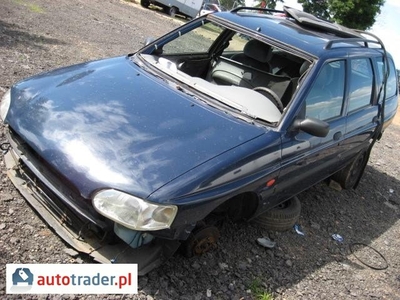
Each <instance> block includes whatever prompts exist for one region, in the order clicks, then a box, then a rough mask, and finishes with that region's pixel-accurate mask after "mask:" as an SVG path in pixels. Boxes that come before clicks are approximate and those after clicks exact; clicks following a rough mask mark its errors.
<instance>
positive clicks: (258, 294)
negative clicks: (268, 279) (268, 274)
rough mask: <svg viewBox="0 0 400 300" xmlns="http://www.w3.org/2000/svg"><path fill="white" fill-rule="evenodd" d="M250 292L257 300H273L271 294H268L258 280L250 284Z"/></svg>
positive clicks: (255, 279)
mask: <svg viewBox="0 0 400 300" xmlns="http://www.w3.org/2000/svg"><path fill="white" fill-rule="evenodd" d="M249 288H250V291H251V293H252V294H253V295H254V296H255V299H257V300H274V297H273V296H272V294H270V293H268V292H267V291H265V290H264V288H263V287H262V282H261V280H260V278H254V279H253V281H252V282H251V283H250V287H249Z"/></svg>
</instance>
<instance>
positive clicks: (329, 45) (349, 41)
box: [325, 38, 382, 50]
mask: <svg viewBox="0 0 400 300" xmlns="http://www.w3.org/2000/svg"><path fill="white" fill-rule="evenodd" d="M339 43H346V44H355V43H363V44H364V47H365V48H369V46H368V43H372V44H378V45H379V46H381V48H382V44H381V43H380V42H379V41H375V40H366V39H364V38H344V39H337V40H332V41H329V42H328V43H326V45H325V49H327V50H329V49H332V47H333V45H334V44H339ZM358 45H359V46H360V47H361V46H362V45H360V44H358Z"/></svg>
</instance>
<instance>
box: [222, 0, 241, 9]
mask: <svg viewBox="0 0 400 300" xmlns="http://www.w3.org/2000/svg"><path fill="white" fill-rule="evenodd" d="M220 3H221V6H223V7H225V8H226V9H227V10H231V9H232V8H235V7H238V6H245V5H246V3H245V0H220Z"/></svg>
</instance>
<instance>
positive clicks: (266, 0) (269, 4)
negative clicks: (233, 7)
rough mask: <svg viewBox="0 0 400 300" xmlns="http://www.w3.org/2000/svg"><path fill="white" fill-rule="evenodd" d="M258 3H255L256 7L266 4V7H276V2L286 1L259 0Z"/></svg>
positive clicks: (282, 0)
mask: <svg viewBox="0 0 400 300" xmlns="http://www.w3.org/2000/svg"><path fill="white" fill-rule="evenodd" d="M257 1H258V4H257V5H255V6H254V7H263V6H264V5H265V7H264V8H269V9H275V7H276V4H277V3H278V2H282V3H283V2H284V0H257Z"/></svg>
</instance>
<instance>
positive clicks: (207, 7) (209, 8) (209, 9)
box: [198, 3, 225, 17]
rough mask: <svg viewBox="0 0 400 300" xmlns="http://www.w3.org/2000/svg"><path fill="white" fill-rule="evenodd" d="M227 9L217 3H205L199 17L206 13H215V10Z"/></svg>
mask: <svg viewBox="0 0 400 300" xmlns="http://www.w3.org/2000/svg"><path fill="white" fill-rule="evenodd" d="M224 10H225V9H223V8H222V7H220V6H219V5H218V4H215V3H205V4H204V5H203V7H202V8H201V10H200V12H199V15H198V16H199V17H200V16H203V15H206V14H210V13H214V12H220V11H224Z"/></svg>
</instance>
